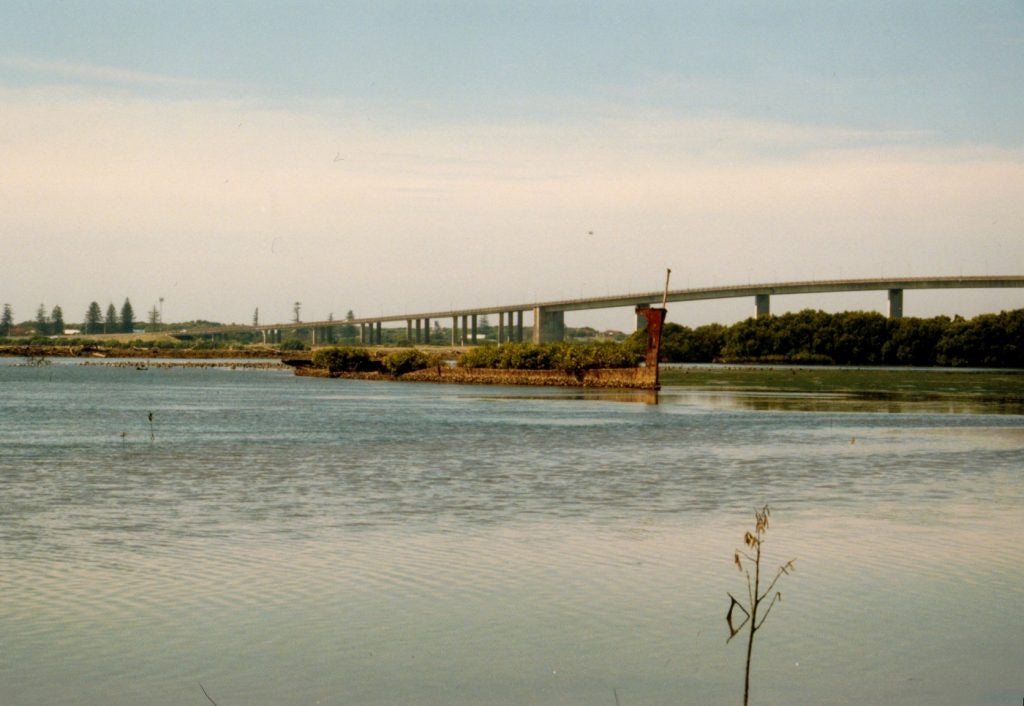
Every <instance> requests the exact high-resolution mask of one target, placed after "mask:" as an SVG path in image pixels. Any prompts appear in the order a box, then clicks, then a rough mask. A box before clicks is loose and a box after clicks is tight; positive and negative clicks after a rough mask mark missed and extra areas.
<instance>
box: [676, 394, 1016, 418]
mask: <svg viewBox="0 0 1024 706" xmlns="http://www.w3.org/2000/svg"><path fill="white" fill-rule="evenodd" d="M660 401H661V403H662V404H669V403H675V404H692V405H700V406H708V407H713V408H716V409H747V410H754V411H758V412H819V413H833V412H860V413H883V414H910V413H930V414H1000V415H1024V402H1022V401H1021V400H1018V399H1003V398H984V397H978V398H974V397H972V398H965V397H951V396H944V395H932V396H929V395H913V396H908V395H901V394H886V393H804V392H743V391H729V392H718V391H686V392H682V391H678V388H676V389H672V388H665V389H663V390H662V392H661V395H660Z"/></svg>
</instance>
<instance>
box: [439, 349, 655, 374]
mask: <svg viewBox="0 0 1024 706" xmlns="http://www.w3.org/2000/svg"><path fill="white" fill-rule="evenodd" d="M638 362H639V356H638V355H637V354H636V353H635V352H634V351H633V350H632V348H631V347H630V346H628V345H626V344H622V343H614V342H612V341H593V342H589V343H583V344H578V343H565V342H559V343H541V344H536V343H505V344H502V345H500V346H480V347H479V348H472V349H470V350H468V351H466V352H465V353H463V354H462V355H461V356H459V359H458V361H457V364H458V365H459V367H462V368H497V369H501V370H564V371H566V372H573V373H574V372H579V371H581V370H592V369H594V368H635V367H636V366H637V364H638Z"/></svg>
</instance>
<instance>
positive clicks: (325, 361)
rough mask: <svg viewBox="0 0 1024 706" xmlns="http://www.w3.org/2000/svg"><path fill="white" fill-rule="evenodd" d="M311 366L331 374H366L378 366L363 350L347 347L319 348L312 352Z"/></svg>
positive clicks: (367, 352)
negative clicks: (326, 370)
mask: <svg viewBox="0 0 1024 706" xmlns="http://www.w3.org/2000/svg"><path fill="white" fill-rule="evenodd" d="M313 365H315V366H316V367H318V368H327V369H328V370H329V371H330V372H332V373H358V372H368V371H370V370H375V369H378V368H379V366H380V364H379V363H377V362H376V361H374V360H373V358H372V357H371V356H370V352H369V351H368V350H366V349H365V348H352V347H349V346H334V347H332V348H319V349H317V350H315V351H313Z"/></svg>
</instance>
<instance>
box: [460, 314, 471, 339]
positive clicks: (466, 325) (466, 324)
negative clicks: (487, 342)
mask: <svg viewBox="0 0 1024 706" xmlns="http://www.w3.org/2000/svg"><path fill="white" fill-rule="evenodd" d="M468 330H469V315H468V314H463V315H462V331H461V333H462V335H461V336H460V337H459V339H460V345H463V346H464V345H466V340H467V339H468V338H469V334H468V333H467V332H468Z"/></svg>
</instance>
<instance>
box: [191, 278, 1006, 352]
mask: <svg viewBox="0 0 1024 706" xmlns="http://www.w3.org/2000/svg"><path fill="white" fill-rule="evenodd" d="M1018 287H1024V276H1017V275H1010V276H978V277H904V278H880V279H838V280H811V281H804V282H776V283H769V284H745V285H738V286H728V287H703V288H697V289H673V290H668V291H667V292H664V291H653V292H632V293H628V294H617V295H609V296H601V297H585V298H581V299H560V300H554V301H544V302H531V303H525V304H503V305H496V306H484V307H475V308H469V309H455V310H449V311H432V312H421V313H413V314H394V315H388V316H373V317H366V318H357V319H352V320H346V321H333V320H331V321H303V322H294V323H287V324H259V325H256V326H227V327H221V328H218V329H208V330H207V329H203V330H194V331H189V333H191V334H193V335H203V334H216V333H226V332H228V331H257V332H259V333H261V334H262V336H263V340H264V342H269V341H280V340H281V334H282V332H284V331H288V330H297V329H302V330H305V331H312V338H313V343H316V341H317V338H318V336H319V337H320V340H323V339H324V336H323V333H324V332H326V331H327V330H329V329H332V328H338V327H340V326H343V325H345V326H356V327H358V330H359V340H360V342H362V343H369V344H373V343H380V342H381V338H382V337H381V329H382V327H383V324H385V323H392V322H404V323H405V329H406V340H408V341H410V342H412V343H425V344H429V343H451V345H453V346H454V345H465V344H467V343H470V342H472V341H475V340H477V324H478V318H479V317H481V316H484V315H487V316H491V315H494V316H497V317H498V325H497V327H496V328H497V340H498V342H506V341H522V340H523V313H524V312H526V311H529V312H531V313H532V340H533V341H534V342H535V343H540V342H543V341H559V340H562V339H563V338H564V337H565V312H567V311H581V310H586V309H616V308H625V307H629V308H631V309H632V308H635V307H637V306H650V305H654V304H660V303H661V301H662V298H664V299H665V301H666V302H688V301H700V300H706V299H735V298H741V297H749V298H752V299H753V300H754V312H755V315H756V316H757V317H763V316H768V315H769V314H770V313H771V298H772V297H773V296H784V295H787V294H819V293H831V292H865V291H884V292H886V293H887V297H888V306H889V317H890V318H900V317H901V316H903V292H904V291H905V290H908V289H911V290H914V289H979V288H987V289H1008V288H1018ZM640 318H642V317H638V322H637V325H638V326H641V325H642V322H641V321H639V319H640ZM448 320H450V321H451V340H450V341H439V340H436V339H437V336H436V334H435V335H434V336H433V337H432V336H431V332H430V326H431V322H437V321H448ZM460 324H461V325H460ZM492 328H493V327H492Z"/></svg>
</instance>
